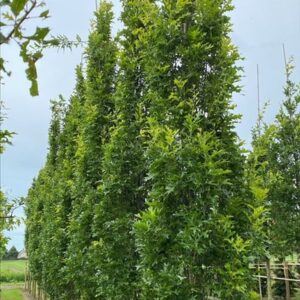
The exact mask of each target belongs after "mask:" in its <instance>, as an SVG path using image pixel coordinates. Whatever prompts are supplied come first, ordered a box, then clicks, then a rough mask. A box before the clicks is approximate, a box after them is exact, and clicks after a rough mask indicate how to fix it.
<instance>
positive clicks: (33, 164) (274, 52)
mask: <svg viewBox="0 0 300 300" xmlns="http://www.w3.org/2000/svg"><path fill="white" fill-rule="evenodd" d="M48 2H49V4H48V8H49V9H50V12H51V16H52V18H51V19H50V20H49V22H48V23H49V25H50V27H51V29H52V33H53V34H65V35H67V36H68V37H69V38H74V37H75V36H76V35H77V34H79V35H80V36H81V37H82V39H83V40H86V39H87V36H88V33H89V28H90V20H91V19H92V17H93V10H94V9H95V0H84V1H83V0H64V1H59V0H52V1H48ZM113 3H114V5H115V14H116V15H117V16H118V15H119V14H120V3H119V0H115V1H113ZM233 3H234V4H235V6H236V9H235V10H234V11H233V12H232V13H231V17H232V22H233V33H232V39H233V43H234V44H235V45H237V46H238V48H239V51H240V53H241V55H242V56H243V57H244V60H243V61H241V62H240V63H239V64H240V65H241V66H243V67H244V74H243V78H242V81H241V85H242V86H243V91H242V94H239V95H234V99H233V100H234V102H235V103H236V105H237V108H236V111H237V112H238V113H241V114H242V115H243V117H242V120H241V122H240V124H238V126H237V131H238V133H239V135H240V137H241V138H242V139H243V140H245V141H246V144H248V145H249V142H250V139H251V128H252V127H253V126H254V124H255V121H256V116H257V84H256V67H257V64H258V65H259V69H260V90H261V99H262V101H265V100H269V101H270V106H269V109H268V112H267V114H266V119H267V121H269V122H271V121H272V120H273V118H274V116H275V114H276V112H277V111H278V108H279V105H280V103H281V101H282V87H283V85H284V80H285V76H284V59H283V51H282V44H283V43H284V44H285V48H286V53H287V56H291V55H293V56H294V59H295V63H296V70H295V74H294V78H295V80H296V81H298V82H299V81H300V72H299V70H300V0H234V1H233ZM118 28H120V22H118V21H116V22H115V24H114V32H116V31H117V30H118ZM82 53H83V49H82V48H78V49H74V50H72V51H71V52H70V51H68V50H67V51H65V52H63V51H57V50H53V49H52V50H48V51H47V52H46V53H45V57H44V58H43V60H42V61H41V62H39V63H38V72H39V86H40V95H39V96H38V97H35V98H32V97H30V95H29V92H28V89H29V82H28V81H27V80H26V78H25V73H24V69H25V66H24V64H23V63H22V61H21V59H20V58H19V56H18V49H17V47H16V46H15V45H14V44H10V45H8V46H5V47H3V48H2V56H3V57H4V58H5V59H6V60H8V62H9V68H10V69H11V70H12V71H13V74H12V77H11V78H9V79H5V85H3V86H2V87H1V99H3V100H4V101H5V103H6V107H7V112H6V114H7V116H8V118H7V120H6V121H5V124H4V127H5V128H8V129H9V130H12V131H15V132H17V135H16V136H15V137H14V139H13V143H14V145H13V146H12V147H9V148H8V149H7V151H6V152H5V153H4V154H3V155H2V158H1V186H2V188H3V189H4V190H5V191H6V193H7V194H8V196H9V197H10V198H13V197H18V196H25V195H26V194H27V190H28V188H29V187H30V185H31V182H32V179H33V177H34V176H36V175H37V173H38V171H39V169H40V168H41V167H42V166H43V164H44V161H45V157H46V153H47V138H48V125H49V120H50V111H49V101H50V99H55V98H57V96H58V95H59V94H62V95H63V96H65V97H66V98H68V96H69V95H70V94H71V93H72V91H73V88H74V85H75V73H74V69H75V66H76V65H77V64H78V63H80V61H81V57H82ZM19 214H22V212H21V211H20V212H19ZM23 235H24V226H21V227H19V228H17V229H16V230H14V231H13V232H11V233H9V236H10V237H11V241H10V245H16V246H17V248H18V249H19V250H20V249H21V248H22V247H23Z"/></svg>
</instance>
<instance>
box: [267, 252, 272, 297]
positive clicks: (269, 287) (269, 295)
mask: <svg viewBox="0 0 300 300" xmlns="http://www.w3.org/2000/svg"><path fill="white" fill-rule="evenodd" d="M266 270H267V296H268V300H273V297H272V281H271V280H272V279H271V266H270V259H269V258H268V259H267V262H266Z"/></svg>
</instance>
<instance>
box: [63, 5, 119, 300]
mask: <svg viewBox="0 0 300 300" xmlns="http://www.w3.org/2000/svg"><path fill="white" fill-rule="evenodd" d="M112 19H113V13H112V5H111V4H110V3H109V2H106V1H103V2H101V5H100V8H99V11H98V12H97V13H96V19H95V21H94V22H93V25H92V27H93V31H92V32H91V34H90V37H89V43H88V47H87V50H86V55H87V70H86V82H85V98H86V100H85V105H84V107H83V116H82V120H81V124H80V134H79V136H78V139H77V141H76V143H77V149H76V167H75V173H76V175H75V186H76V187H75V189H74V197H75V201H74V202H73V204H72V205H73V207H72V213H71V222H70V225H69V227H68V231H69V236H70V243H69V247H68V263H67V265H68V272H69V274H72V275H71V276H70V278H72V280H73V282H74V283H75V286H76V292H77V293H79V294H80V295H82V297H84V298H86V299H94V298H93V297H95V295H96V288H97V284H96V282H94V277H93V275H92V274H95V272H96V270H95V262H94V259H95V257H94V256H93V255H92V245H93V243H92V241H93V240H94V238H95V236H97V232H98V230H100V229H98V228H96V229H95V230H94V232H93V230H92V224H93V217H94V213H95V206H96V204H97V203H99V201H101V197H100V196H99V192H98V186H99V184H100V183H101V181H102V161H103V156H104V154H103V145H104V144H106V143H107V142H108V140H109V136H110V132H109V128H110V127H111V126H112V124H113V111H114V101H113V99H112V95H113V93H114V89H115V71H116V66H115V65H116V45H115V42H114V41H113V39H112V36H111V22H112Z"/></svg>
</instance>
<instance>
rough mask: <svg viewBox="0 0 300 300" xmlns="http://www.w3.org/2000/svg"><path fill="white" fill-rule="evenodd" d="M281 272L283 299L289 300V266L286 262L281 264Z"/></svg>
mask: <svg viewBox="0 0 300 300" xmlns="http://www.w3.org/2000/svg"><path fill="white" fill-rule="evenodd" d="M283 271H284V278H285V281H284V282H285V299H286V300H291V292H290V282H289V280H288V279H289V264H288V262H287V261H284V263H283Z"/></svg>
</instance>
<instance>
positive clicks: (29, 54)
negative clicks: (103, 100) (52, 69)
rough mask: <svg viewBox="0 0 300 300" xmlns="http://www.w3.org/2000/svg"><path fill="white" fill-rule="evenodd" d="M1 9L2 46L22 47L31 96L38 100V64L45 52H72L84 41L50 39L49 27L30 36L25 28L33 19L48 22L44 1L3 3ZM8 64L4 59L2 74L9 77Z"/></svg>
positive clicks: (13, 0) (21, 51)
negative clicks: (62, 49)
mask: <svg viewBox="0 0 300 300" xmlns="http://www.w3.org/2000/svg"><path fill="white" fill-rule="evenodd" d="M0 6H1V13H0V16H1V23H0V26H1V33H0V45H5V44H9V43H11V42H16V43H17V45H18V46H19V47H20V57H21V58H22V59H23V61H24V63H25V64H26V66H27V67H26V70H25V73H26V76H27V79H28V80H29V81H30V83H31V87H30V94H31V96H37V95H38V94H39V91H38V81H37V70H36V63H37V62H38V61H39V60H40V59H41V58H42V57H43V52H44V50H45V49H46V48H49V47H58V48H66V47H68V48H70V47H72V46H78V45H79V44H81V40H80V38H78V37H77V40H76V41H73V42H71V41H69V40H68V39H67V38H66V37H65V36H58V37H53V36H52V37H51V38H49V37H48V36H49V33H50V28H49V27H47V26H45V27H38V26H37V27H36V28H35V31H33V33H32V34H31V35H30V34H29V35H28V32H27V30H28V28H25V25H27V24H28V23H30V20H31V19H32V18H35V19H36V18H37V19H39V21H45V20H46V19H47V18H49V10H48V9H45V2H44V1H42V0H12V1H1V2H0ZM34 14H35V15H34ZM28 27H30V26H28ZM26 29H27V30H26ZM5 63H6V60H5V59H4V58H1V59H0V70H1V72H3V73H5V74H6V75H8V76H10V74H11V73H10V72H9V71H7V70H6V68H5ZM1 76H2V75H1Z"/></svg>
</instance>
